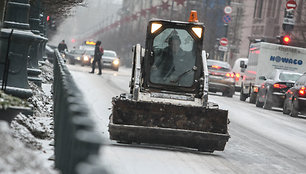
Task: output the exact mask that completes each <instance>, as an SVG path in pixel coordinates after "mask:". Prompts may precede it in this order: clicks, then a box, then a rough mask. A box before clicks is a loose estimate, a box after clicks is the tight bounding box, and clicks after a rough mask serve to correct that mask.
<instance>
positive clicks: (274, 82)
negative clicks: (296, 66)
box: [256, 69, 302, 109]
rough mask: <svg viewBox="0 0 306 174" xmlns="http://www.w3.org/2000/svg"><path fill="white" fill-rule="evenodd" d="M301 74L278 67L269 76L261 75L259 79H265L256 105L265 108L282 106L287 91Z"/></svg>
mask: <svg viewBox="0 0 306 174" xmlns="http://www.w3.org/2000/svg"><path fill="white" fill-rule="evenodd" d="M301 75H302V74H300V73H297V72H293V71H287V70H280V69H276V70H274V71H272V73H271V74H270V75H269V76H268V77H264V76H260V77H259V79H261V80H265V81H264V83H263V84H262V85H261V86H260V89H259V91H258V94H257V97H256V106H257V107H264V108H265V109H271V108H272V107H280V108H282V107H283V105H284V100H285V93H286V92H287V90H288V89H289V88H291V87H292V86H293V85H294V83H295V81H296V80H297V79H298V78H299V77H300V76H301Z"/></svg>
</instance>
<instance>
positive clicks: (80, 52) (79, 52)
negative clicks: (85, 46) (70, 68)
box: [70, 50, 85, 54]
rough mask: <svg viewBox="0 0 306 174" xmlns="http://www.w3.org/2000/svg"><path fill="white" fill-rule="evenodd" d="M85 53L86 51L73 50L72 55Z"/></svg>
mask: <svg viewBox="0 0 306 174" xmlns="http://www.w3.org/2000/svg"><path fill="white" fill-rule="evenodd" d="M84 52H85V51H84V50H71V51H70V53H71V54H83V53H84Z"/></svg>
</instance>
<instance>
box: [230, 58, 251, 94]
mask: <svg viewBox="0 0 306 174" xmlns="http://www.w3.org/2000/svg"><path fill="white" fill-rule="evenodd" d="M241 61H244V62H245V64H247V63H248V58H238V59H237V60H236V61H235V63H234V65H233V69H232V71H233V73H234V75H235V91H237V92H240V90H241V82H242V77H243V74H244V71H245V69H244V68H241V67H240V64H241V63H240V62H241Z"/></svg>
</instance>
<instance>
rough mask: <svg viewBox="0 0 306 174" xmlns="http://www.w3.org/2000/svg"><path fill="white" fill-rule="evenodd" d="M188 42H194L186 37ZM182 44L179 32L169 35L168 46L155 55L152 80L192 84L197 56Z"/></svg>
mask: <svg viewBox="0 0 306 174" xmlns="http://www.w3.org/2000/svg"><path fill="white" fill-rule="evenodd" d="M174 31H175V30H174ZM187 42H191V43H189V44H193V43H192V41H190V39H189V40H188V39H186V43H187ZM181 44H182V41H181V39H180V36H179V35H178V34H177V32H172V33H171V34H170V37H168V46H167V47H165V48H164V49H163V50H162V51H161V53H156V55H155V57H154V60H155V62H154V64H153V66H152V72H151V77H152V78H151V81H153V82H156V83H161V84H168V85H180V86H181V85H182V86H191V85H192V83H193V77H192V76H193V74H194V73H193V72H192V71H193V69H192V68H193V67H194V65H195V56H194V55H193V50H190V51H185V50H184V49H182V47H181ZM190 77H191V78H190Z"/></svg>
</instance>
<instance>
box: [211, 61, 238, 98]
mask: <svg viewBox="0 0 306 174" xmlns="http://www.w3.org/2000/svg"><path fill="white" fill-rule="evenodd" d="M207 67H208V73H209V78H208V90H209V91H210V92H222V95H223V96H228V97H233V95H234V93H235V82H234V74H233V73H232V70H231V66H230V64H229V63H227V62H223V61H218V60H211V59H208V60H207Z"/></svg>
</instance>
